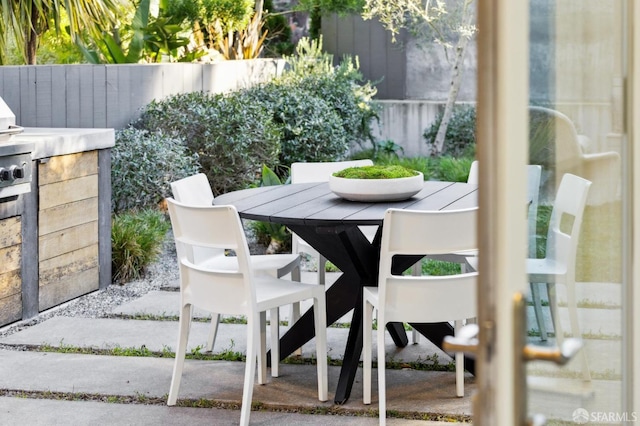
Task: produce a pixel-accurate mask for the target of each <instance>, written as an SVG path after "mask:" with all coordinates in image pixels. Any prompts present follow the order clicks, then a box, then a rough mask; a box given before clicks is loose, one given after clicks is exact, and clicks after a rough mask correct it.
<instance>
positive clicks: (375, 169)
mask: <svg viewBox="0 0 640 426" xmlns="http://www.w3.org/2000/svg"><path fill="white" fill-rule="evenodd" d="M417 174H418V172H416V171H415V170H411V169H407V168H406V167H403V166H397V165H396V166H376V165H374V166H363V167H349V168H347V169H344V170H340V171H339V172H335V173H334V174H333V176H335V177H341V178H345V179H398V178H407V177H413V176H416V175H417Z"/></svg>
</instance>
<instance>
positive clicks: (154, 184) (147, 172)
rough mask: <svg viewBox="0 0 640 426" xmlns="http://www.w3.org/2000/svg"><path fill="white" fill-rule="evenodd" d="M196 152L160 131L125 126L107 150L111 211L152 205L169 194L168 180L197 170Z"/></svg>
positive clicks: (179, 177) (150, 206)
mask: <svg viewBox="0 0 640 426" xmlns="http://www.w3.org/2000/svg"><path fill="white" fill-rule="evenodd" d="M198 168H199V165H198V156H197V155H195V154H189V153H188V152H187V150H186V149H185V147H184V145H183V143H182V141H181V140H180V139H177V138H175V137H171V136H168V135H166V134H163V133H161V132H157V133H151V132H148V131H146V130H139V129H133V128H126V129H123V130H120V131H117V132H116V143H115V146H114V147H113V148H112V150H111V187H112V196H111V200H112V202H111V208H112V211H114V212H116V213H117V212H122V211H125V210H129V209H133V208H136V209H143V208H154V207H157V206H158V204H159V203H160V202H161V201H162V200H163V199H164V198H166V197H167V196H170V195H171V188H170V186H169V184H170V183H171V182H172V181H174V180H177V179H181V178H183V177H186V176H189V175H192V174H194V173H197V171H198Z"/></svg>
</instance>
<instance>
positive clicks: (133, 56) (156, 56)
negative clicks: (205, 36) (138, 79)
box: [77, 0, 204, 64]
mask: <svg viewBox="0 0 640 426" xmlns="http://www.w3.org/2000/svg"><path fill="white" fill-rule="evenodd" d="M150 5H151V2H150V0H141V1H140V2H139V3H138V5H137V8H136V9H135V13H134V15H133V18H131V23H127V24H125V25H123V26H122V28H119V27H118V26H114V27H112V28H105V29H103V30H102V33H101V34H100V36H95V35H91V34H85V35H84V37H83V39H84V40H77V45H78V47H79V49H80V50H81V51H82V53H83V54H84V56H85V58H86V59H87V61H89V62H91V63H94V64H101V63H111V64H123V63H138V62H143V61H146V62H160V61H161V60H162V59H163V56H165V55H166V56H169V57H170V58H172V59H173V60H176V61H177V60H181V59H183V58H189V59H195V58H196V57H197V55H195V56H194V55H193V54H191V52H188V51H187V50H185V49H183V48H185V47H186V46H187V45H188V44H189V42H190V40H189V37H187V36H185V35H184V32H185V29H186V28H185V25H184V24H183V20H182V19H176V18H174V17H173V16H171V15H168V14H167V11H166V6H167V4H166V3H165V2H161V3H160V9H159V13H158V16H156V17H154V16H151V14H150ZM122 15H123V16H122V19H124V20H127V18H126V11H124V12H122ZM203 54H204V52H201V55H203Z"/></svg>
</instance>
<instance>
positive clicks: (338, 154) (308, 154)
mask: <svg viewBox="0 0 640 426" xmlns="http://www.w3.org/2000/svg"><path fill="white" fill-rule="evenodd" d="M248 93H250V97H251V98H252V99H254V100H255V101H257V102H259V103H261V104H262V105H264V107H265V108H266V109H267V110H268V111H269V112H270V113H271V114H272V120H273V122H274V123H275V124H277V125H278V127H279V130H280V143H281V151H280V156H279V163H280V165H282V166H285V167H289V166H290V165H291V163H294V162H296V161H334V160H337V159H342V158H344V157H345V156H346V154H347V151H348V146H349V144H348V141H347V136H346V134H345V132H344V129H343V127H342V121H341V120H340V117H339V116H338V114H337V113H336V112H335V111H334V109H333V108H332V106H331V105H330V104H329V103H328V102H326V101H325V100H323V99H322V98H319V97H315V96H313V95H311V94H310V93H309V92H308V91H305V90H304V89H302V88H300V87H297V86H296V85H293V84H286V83H283V82H271V83H268V84H266V85H262V86H258V87H255V88H253V89H250V90H249V91H248Z"/></svg>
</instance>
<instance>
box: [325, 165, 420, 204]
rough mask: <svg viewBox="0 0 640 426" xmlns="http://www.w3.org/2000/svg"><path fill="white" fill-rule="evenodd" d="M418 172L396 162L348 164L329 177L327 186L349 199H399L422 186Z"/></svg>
mask: <svg viewBox="0 0 640 426" xmlns="http://www.w3.org/2000/svg"><path fill="white" fill-rule="evenodd" d="M423 182H424V176H423V174H422V173H421V172H419V171H416V170H411V169H408V168H406V167H403V166H398V165H387V166H380V165H373V166H363V167H349V168H347V169H344V170H341V171H339V172H336V173H333V174H332V175H331V176H330V177H329V188H331V190H332V191H333V192H334V193H335V194H336V195H338V196H340V197H342V198H345V199H347V200H351V201H401V200H406V199H407V198H410V197H412V196H413V195H415V194H416V193H418V192H419V191H420V190H421V189H422V186H423Z"/></svg>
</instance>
